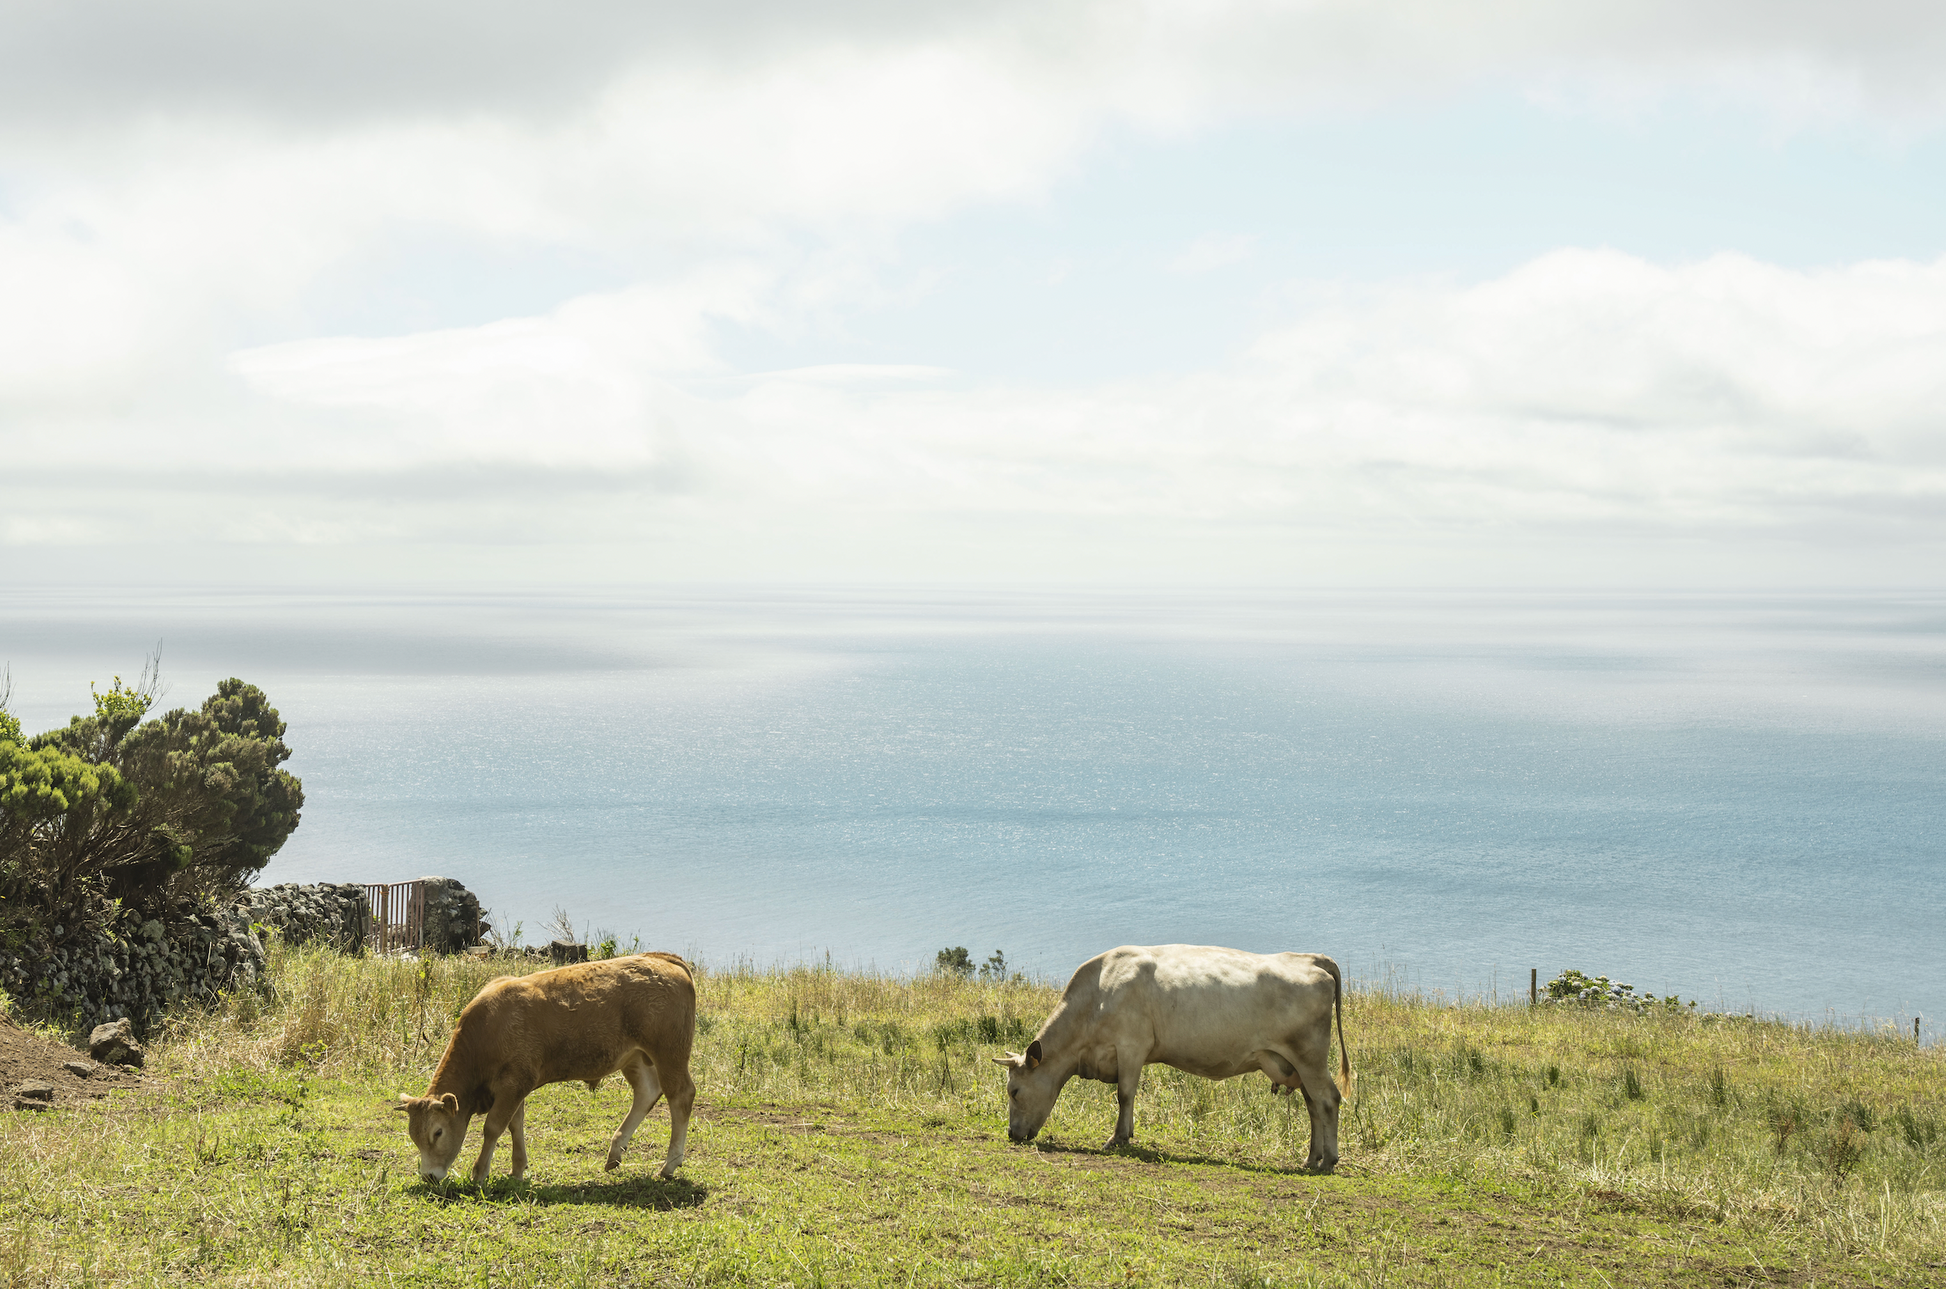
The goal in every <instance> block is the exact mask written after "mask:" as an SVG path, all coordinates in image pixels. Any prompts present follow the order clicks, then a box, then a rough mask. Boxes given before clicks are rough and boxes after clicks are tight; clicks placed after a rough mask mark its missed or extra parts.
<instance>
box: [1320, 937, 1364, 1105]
mask: <svg viewBox="0 0 1946 1289" xmlns="http://www.w3.org/2000/svg"><path fill="white" fill-rule="evenodd" d="M1318 965H1319V966H1321V967H1323V968H1324V969H1325V970H1326V971H1328V972H1330V973H1331V1010H1332V1011H1334V1012H1336V1013H1337V1015H1338V1095H1339V1096H1341V1097H1345V1098H1349V1097H1350V1096H1351V1089H1352V1086H1353V1085H1354V1084H1356V1083H1357V1082H1358V1076H1357V1075H1356V1074H1353V1073H1352V1072H1351V1048H1350V1047H1349V1046H1348V1045H1347V1044H1346V1043H1345V982H1344V979H1343V977H1341V976H1340V975H1339V974H1338V964H1337V963H1335V962H1333V961H1332V960H1331V959H1329V958H1327V957H1325V956H1324V955H1322V954H1320V955H1318Z"/></svg>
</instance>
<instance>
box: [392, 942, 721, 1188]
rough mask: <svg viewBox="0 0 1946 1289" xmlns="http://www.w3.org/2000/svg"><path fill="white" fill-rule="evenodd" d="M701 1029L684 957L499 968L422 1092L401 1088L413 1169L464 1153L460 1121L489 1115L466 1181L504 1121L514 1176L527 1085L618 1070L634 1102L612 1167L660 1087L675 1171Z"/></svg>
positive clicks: (444, 1166)
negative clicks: (518, 972) (510, 971)
mask: <svg viewBox="0 0 1946 1289" xmlns="http://www.w3.org/2000/svg"><path fill="white" fill-rule="evenodd" d="M695 1039H696V984H695V982H694V981H693V980H692V979H691V978H690V975H689V964H688V963H686V962H684V961H683V960H682V959H681V958H678V957H676V956H675V955H674V954H672V953H640V954H634V955H632V956H630V957H626V958H608V959H604V960H603V961H600V962H584V963H578V964H576V965H574V966H568V967H558V968H556V969H555V970H553V971H540V972H536V973H534V974H533V975H531V976H501V977H500V978H498V979H496V980H489V981H488V982H487V984H486V987H485V988H484V989H482V990H480V992H479V993H478V994H477V995H476V996H475V997H474V999H473V1001H472V1002H470V1003H468V1004H466V1010H465V1011H462V1012H461V1013H460V1014H459V1023H458V1024H457V1025H455V1026H454V1027H453V1037H452V1038H451V1039H450V1040H449V1041H448V1042H447V1044H446V1054H445V1055H444V1056H442V1057H441V1058H440V1059H439V1068H438V1069H436V1070H434V1071H433V1075H432V1086H431V1087H429V1088H427V1089H426V1095H424V1096H422V1097H413V1096H407V1095H406V1094H405V1093H403V1092H401V1093H400V1094H399V1106H398V1108H399V1109H400V1110H401V1111H403V1112H405V1114H406V1117H407V1118H406V1123H407V1129H408V1131H410V1132H411V1134H412V1144H413V1145H415V1146H417V1147H418V1148H419V1176H420V1177H422V1178H423V1179H425V1180H426V1181H428V1182H437V1181H441V1180H443V1179H444V1178H445V1176H446V1173H447V1172H448V1170H450V1169H451V1168H452V1166H453V1161H454V1160H455V1159H458V1158H459V1151H460V1146H461V1144H462V1143H463V1142H464V1141H465V1140H466V1128H467V1125H468V1124H469V1123H471V1122H472V1119H473V1116H474V1115H476V1114H479V1115H485V1116H486V1122H485V1123H484V1124H483V1125H482V1139H481V1142H480V1157H479V1159H478V1160H476V1161H475V1162H474V1164H473V1180H474V1182H475V1183H477V1184H481V1185H484V1184H485V1182H486V1179H487V1169H488V1168H489V1166H490V1165H491V1164H492V1163H493V1147H494V1143H495V1142H497V1141H499V1139H500V1134H501V1133H502V1132H504V1131H505V1130H506V1129H507V1128H508V1126H509V1125H511V1126H512V1128H513V1134H514V1160H513V1163H514V1169H513V1175H514V1176H515V1177H520V1176H522V1175H524V1174H525V1173H526V1171H527V1094H528V1093H529V1092H532V1091H533V1090H534V1089H535V1088H538V1087H540V1086H541V1085H543V1084H546V1083H563V1082H567V1081H570V1080H579V1081H581V1082H585V1083H586V1084H587V1085H588V1090H589V1091H590V1092H592V1091H594V1090H595V1088H597V1087H599V1086H600V1084H601V1081H602V1079H604V1078H606V1077H607V1076H608V1075H610V1074H614V1073H616V1072H617V1071H620V1073H621V1075H622V1077H623V1078H625V1079H627V1080H628V1082H629V1086H630V1087H632V1088H634V1089H635V1104H634V1105H632V1106H630V1107H629V1111H628V1117H627V1118H626V1119H624V1120H622V1126H621V1127H620V1128H618V1129H616V1131H615V1136H614V1138H613V1140H611V1141H610V1142H609V1143H608V1167H610V1168H615V1167H618V1166H619V1165H620V1164H621V1162H622V1152H623V1151H624V1150H626V1149H628V1142H629V1138H630V1137H633V1136H634V1135H635V1129H636V1126H637V1125H638V1124H640V1123H641V1122H642V1116H643V1115H646V1114H647V1113H648V1112H649V1107H651V1106H653V1105H654V1104H655V1102H656V1098H657V1097H659V1096H661V1095H663V1094H664V1093H666V1094H668V1097H669V1157H668V1158H667V1159H666V1160H664V1161H663V1164H662V1175H663V1176H664V1177H673V1176H675V1172H676V1168H677V1166H678V1165H679V1164H681V1163H682V1156H683V1143H684V1141H685V1139H686V1138H687V1137H688V1135H689V1109H690V1107H691V1106H692V1105H693V1104H695V1101H696V1085H695V1084H694V1083H693V1082H691V1081H690V1078H689V1049H690V1046H691V1044H693V1043H694V1042H695Z"/></svg>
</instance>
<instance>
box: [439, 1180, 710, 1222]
mask: <svg viewBox="0 0 1946 1289" xmlns="http://www.w3.org/2000/svg"><path fill="white" fill-rule="evenodd" d="M420 1191H421V1193H422V1194H423V1195H425V1197H426V1198H427V1199H429V1200H432V1201H433V1202H434V1203H436V1204H454V1203H459V1202H461V1201H464V1200H473V1201H476V1202H479V1201H484V1202H486V1203H489V1204H491V1203H508V1202H511V1203H519V1204H601V1205H605V1206H607V1207H610V1208H647V1209H655V1210H657V1211H659V1212H664V1213H666V1212H668V1211H670V1210H671V1209H678V1208H698V1207H701V1205H702V1204H703V1202H704V1201H705V1200H707V1199H708V1198H709V1187H707V1186H700V1185H698V1184H697V1183H695V1182H692V1181H690V1180H689V1179H688V1178H686V1177H677V1178H673V1179H671V1180H667V1181H665V1180H664V1179H663V1178H661V1177H659V1176H657V1175H656V1174H654V1173H650V1174H647V1175H646V1176H636V1177H618V1178H615V1179H613V1180H611V1181H599V1182H583V1183H563V1184H552V1183H542V1184H540V1185H536V1184H534V1183H533V1182H530V1181H527V1180H526V1179H524V1178H523V1179H522V1180H520V1181H515V1180H514V1179H513V1178H511V1177H495V1178H494V1179H492V1180H491V1181H489V1182H488V1183H487V1184H486V1185H485V1186H484V1187H480V1186H475V1185H474V1184H473V1183H472V1182H470V1181H468V1182H447V1183H443V1184H439V1185H427V1184H426V1183H423V1182H422V1183H420Z"/></svg>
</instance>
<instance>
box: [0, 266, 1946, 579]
mask: <svg viewBox="0 0 1946 1289" xmlns="http://www.w3.org/2000/svg"><path fill="white" fill-rule="evenodd" d="M735 294H736V293H735V291H733V290H728V289H727V288H726V289H725V293H724V294H721V295H716V294H711V293H710V292H708V291H703V290H700V289H698V290H696V291H693V292H692V293H691V294H690V295H689V296H687V297H681V296H676V295H672V296H670V297H667V298H659V299H658V298H649V297H645V296H641V295H630V296H628V297H626V298H622V299H608V298H596V299H590V300H586V301H579V302H576V303H574V304H571V305H570V306H567V307H565V308H564V309H562V310H560V311H559V312H558V313H557V314H555V315H552V316H549V317H546V318H537V319H529V320H524V321H516V322H508V323H499V324H493V325H491V326H487V327H482V328H475V329H464V330H459V331H451V332H444V333H435V334H429V335H421V336H411V337H403V338H400V339H398V340H393V341H369V342H367V341H359V342H347V341H332V342H304V343H300V344H294V345H282V346H275V347H272V348H269V349H262V350H256V351H250V352H245V353H241V354H239V355H237V356H236V358H235V359H234V366H235V368H236V370H237V371H238V372H239V373H241V374H242V375H243V376H244V377H245V379H247V380H248V381H249V383H250V384H251V385H252V387H253V388H255V389H256V390H257V391H258V392H259V393H260V394H263V395H265V396H269V397H272V398H274V399H276V400H278V401H279V403H280V404H281V405H282V406H283V407H284V408H285V412H286V414H287V417H288V418H294V419H295V420H296V421H301V422H302V423H304V424H305V425H306V426H307V427H308V428H307V432H306V446H305V447H304V449H303V450H302V451H301V452H297V453H288V454H285V455H284V456H283V457H282V459H281V460H277V461H271V460H261V461H257V462H255V463H254V464H251V465H249V466H248V467H247V468H240V469H238V471H237V477H236V479H235V481H234V485H233V486H234V490H236V491H239V492H252V493H256V494H258V495H260V496H274V497H275V504H274V505H268V506H266V507H264V508H263V509H262V510H261V511H260V512H259V513H258V515H257V518H254V519H252V518H249V517H248V516H240V515H239V514H238V512H237V511H236V510H235V508H234V507H226V508H223V509H221V510H214V511H210V512H209V513H211V514H215V515H220V516H221V518H220V521H212V520H208V519H202V520H199V519H197V518H196V517H195V511H196V509H197V508H196V507H195V506H194V505H191V504H188V503H187V502H182V501H181V499H177V500H176V501H173V502H171V503H170V511H171V513H170V520H169V522H171V523H175V524H186V525H189V526H190V527H192V528H194V527H196V526H197V525H199V524H200V525H201V531H202V532H203V535H205V536H207V537H209V538H210V539H212V540H216V539H224V540H237V539H241V538H240V537H239V534H242V535H245V536H247V537H248V539H250V540H271V539H279V540H283V539H288V540H332V541H356V540H366V541H387V540H434V539H437V540H442V541H483V542H484V541H496V542H497V541H510V540H511V541H542V542H544V541H558V540H564V535H565V534H568V533H575V534H579V535H580V536H581V537H583V538H587V539H598V540H601V541H607V542H618V543H639V544H643V545H644V546H645V548H655V547H656V546H658V545H659V544H660V545H665V546H666V545H668V544H670V543H681V542H702V543H704V544H706V545H712V546H713V551H714V556H715V558H716V559H717V561H718V562H717V563H715V564H713V565H712V566H711V567H712V571H713V572H714V573H716V574H718V575H721V574H724V573H725V572H735V573H739V574H740V575H743V576H764V575H766V571H767V570H770V569H774V568H776V567H790V568H793V569H800V570H814V571H817V572H819V573H821V574H822V575H824V576H833V577H841V576H870V575H874V574H885V573H887V572H888V571H893V570H897V569H901V568H905V567H907V566H909V565H912V564H914V563H923V562H924V561H925V560H926V559H927V558H930V557H932V556H934V555H938V554H939V552H940V550H941V549H942V543H944V545H945V546H951V545H954V544H955V543H959V542H962V541H964V540H966V539H965V538H964V537H955V538H953V539H952V540H951V541H947V540H946V539H944V538H942V537H941V533H942V532H945V531H949V530H950V531H953V532H961V533H971V532H975V531H984V532H987V533H990V534H1006V533H1007V532H1008V531H1009V530H1010V529H1014V530H1016V535H1024V534H1027V533H1042V532H1044V531H1045V530H1046V529H1047V526H1048V525H1053V526H1055V528H1057V529H1059V530H1062V531H1066V532H1068V533H1070V534H1072V535H1074V536H1075V537H1076V540H1075V542H1074V543H1073V544H1072V545H1071V546H1070V547H1069V548H1066V549H1063V550H1061V551H1059V552H1058V553H1054V554H1049V555H1046V556H1045V560H1044V562H1045V564H1046V566H1047V567H1050V568H1052V567H1059V568H1061V569H1064V570H1066V571H1067V572H1069V573H1070V574H1073V575H1086V574H1093V575H1102V576H1118V575H1127V574H1129V573H1130V572H1131V571H1132V570H1136V569H1139V568H1141V567H1143V566H1144V565H1145V564H1147V563H1150V562H1153V561H1154V560H1156V559H1157V558H1163V559H1165V560H1166V559H1168V558H1170V557H1172V556H1173V555H1174V554H1176V553H1179V552H1178V551H1177V549H1176V548H1179V547H1181V546H1182V545H1183V543H1184V542H1185V541H1188V542H1190V543H1191V544H1193V545H1194V546H1195V547H1196V548H1197V549H1198V550H1199V551H1201V552H1203V554H1204V556H1206V557H1208V558H1210V559H1212V560H1214V561H1215V563H1214V564H1213V565H1212V566H1213V567H1226V566H1227V567H1249V568H1252V569H1256V570H1258V571H1260V572H1262V573H1264V574H1265V575H1270V574H1273V573H1274V572H1275V571H1276V570H1277V568H1279V567H1286V571H1288V566H1291V562H1292V561H1298V562H1300V563H1301V562H1302V560H1303V559H1304V558H1305V557H1306V554H1307V552H1314V551H1315V550H1317V549H1319V548H1321V547H1327V546H1328V547H1332V548H1337V547H1347V548H1357V547H1359V546H1361V545H1377V546H1386V545H1395V544H1398V543H1400V542H1402V541H1403V542H1405V543H1406V544H1408V545H1414V544H1416V545H1417V546H1418V547H1419V548H1420V549H1421V550H1422V552H1426V553H1428V554H1429V555H1433V556H1436V557H1439V558H1446V557H1448V555H1451V553H1452V552H1453V551H1463V550H1466V549H1476V550H1477V549H1486V548H1487V547H1491V548H1493V549H1495V550H1500V549H1501V548H1502V547H1503V546H1505V545H1506V544H1507V543H1509V542H1512V543H1514V544H1516V545H1525V546H1527V547H1529V548H1531V549H1532V550H1540V551H1543V554H1542V555H1541V556H1540V558H1542V559H1543V560H1545V559H1546V558H1550V557H1551V553H1548V552H1546V551H1545V548H1547V547H1550V546H1555V545H1559V544H1565V545H1562V546H1561V549H1567V548H1569V547H1571V546H1572V545H1573V544H1575V543H1577V542H1583V543H1585V542H1588V541H1599V542H1611V543H1612V542H1622V543H1626V542H1628V541H1632V540H1640V539H1645V538H1646V539H1655V540H1662V539H1671V538H1710V539H1721V538H1730V539H1733V540H1740V539H1749V538H1753V537H1754V538H1758V539H1762V540H1782V541H1797V542H1827V541H1829V542H1836V543H1838V544H1839V545H1849V546H1851V547H1854V548H1856V549H1860V550H1867V549H1905V550H1917V549H1921V548H1925V549H1930V547H1931V545H1933V544H1936V542H1937V537H1938V534H1937V516H1938V513H1939V510H1940V507H1941V506H1942V505H1946V417H1943V416H1942V415H1941V413H1940V412H1939V410H1938V409H1939V408H1941V407H1946V261H1942V262H1940V263H1936V264H1929V265H1922V264H1910V263H1889V262H1888V263H1868V264H1861V265H1855V266H1851V267H1849V268H1845V269H1834V270H1829V271H1822V272H1800V271H1796V270H1788V269H1782V268H1778V267H1775V266H1770V265H1765V264H1761V263H1757V262H1754V261H1751V260H1748V259H1745V258H1741V257H1736V256H1722V257H1718V258H1715V259H1712V260H1709V261H1706V262H1703V263H1700V264H1695V265H1690V266H1685V267H1679V268H1663V267H1658V266H1656V265H1653V264H1649V263H1646V262H1643V261H1641V260H1637V259H1633V258H1630V257H1627V256H1624V255H1620V254H1616V253H1613V252H1605V251H1563V252H1559V253H1555V254H1552V255H1548V256H1545V257H1543V258H1541V259H1539V260H1536V261H1534V262H1533V263H1530V264H1528V265H1526V266H1524V267H1522V268H1521V269H1519V270H1518V271H1516V272H1514V273H1512V274H1509V275H1507V276H1505V277H1502V278H1500V279H1497V280H1494V281H1490V282H1486V283H1482V284H1479V285H1476V286H1455V285H1446V284H1441V283H1437V282H1433V283H1417V284H1410V283H1408V284H1400V285H1395V286H1392V287H1389V288H1385V289H1373V290H1366V291H1359V292H1347V293H1345V294H1344V295H1343V296H1341V297H1339V298H1336V299H1331V300H1324V301H1320V302H1317V303H1316V304H1315V305H1314V307H1313V309H1312V310H1311V311H1310V313H1309V314H1308V315H1307V316H1306V317H1305V318H1304V319H1303V320H1302V321H1300V322H1298V323H1296V324H1294V325H1290V326H1287V327H1283V328H1280V329H1278V330H1276V331H1273V332H1271V333H1269V334H1267V335H1265V336H1263V337H1262V338H1261V339H1260V340H1259V341H1258V342H1257V343H1256V344H1255V345H1254V346H1253V347H1252V349H1251V350H1250V352H1249V353H1248V354H1247V356H1246V357H1245V358H1244V359H1242V360H1241V361H1239V362H1238V363H1236V364H1235V365H1233V366H1231V367H1229V368H1227V369H1224V370H1220V371H1210V372H1204V373H1201V374H1198V375H1195V376H1192V377H1189V378H1184V379H1179V380H1170V381H1157V382H1146V383H1140V384H1132V385H1130V384H1124V385H1115V386H1108V387H1103V388H1098V389H1092V390H1079V391H1073V390H1071V391H1046V390H1035V389H1027V388H1004V387H989V388H967V387H964V386H963V385H962V384H961V383H959V382H956V381H942V380H941V379H940V378H941V377H942V376H943V375H945V374H944V373H939V372H936V371H931V370H926V369H920V370H917V371H914V370H910V369H899V368H894V369H889V370H888V369H883V368H873V367H838V368H818V369H808V370H795V371H785V372H776V373H770V374H767V375H763V376H757V377H745V378H741V379H738V380H735V381H732V382H728V383H725V382H722V381H710V380H705V381H702V382H700V383H697V384H695V386H694V388H695V389H696V390H698V391H702V393H701V394H698V393H684V392H682V391H681V390H680V389H679V388H677V385H676V384H674V383H672V377H679V376H680V373H681V372H682V371H684V370H687V371H692V372H693V371H695V370H696V369H698V368H699V367H701V366H703V364H702V363H700V362H699V361H698V355H699V354H700V353H702V352H703V351H702V350H700V349H698V348H696V347H695V344H694V341H693V333H692V332H691V331H690V330H688V329H686V328H685V327H684V326H683V325H682V323H681V321H680V320H681V318H682V317H683V316H684V312H683V311H684V310H685V309H687V310H689V311H690V312H689V314H688V315H687V316H689V317H690V318H691V319H692V320H700V319H701V318H702V317H703V316H704V311H705V310H707V309H710V308H716V307H724V306H722V304H721V303H720V302H721V301H723V300H726V299H733V298H734V297H735ZM644 319H649V320H654V322H655V325H656V326H657V327H659V328H660V329H661V332H662V333H663V334H666V335H668V336H671V337H673V338H674V339H673V340H671V341H669V342H667V343H666V344H665V345H664V346H663V347H661V348H657V347H655V346H653V345H647V344H645V343H644V342H643V339H642V338H643V336H644V335H646V334H648V331H649V330H650V329H649V328H647V327H645V326H644V321H643V320H644ZM698 325H700V322H698ZM705 395H706V396H705ZM298 467H302V469H299V470H297V472H296V473H285V474H279V473H278V471H279V469H280V468H281V469H284V470H287V471H288V470H293V469H297V468H298ZM203 486H204V487H205V488H208V487H211V486H217V487H219V488H220V487H221V486H222V485H221V484H220V483H218V484H215V485H212V484H211V482H210V481H208V480H205V481H204V484H203ZM415 493H416V494H419V500H418V502H417V503H416V504H415V505H414V506H413V507H411V508H409V509H406V510H400V509H398V508H397V507H393V506H388V505H383V504H379V505H373V504H370V499H371V498H372V497H373V496H394V495H414V494H415ZM347 495H354V496H359V497H360V498H361V500H360V501H359V502H357V503H356V504H352V505H349V506H348V505H346V503H345V498H346V496H347ZM57 513H58V512H57ZM32 522H34V521H32V520H31V519H23V520H18V521H17V523H27V524H29V525H31V523H32ZM48 522H50V523H52V522H53V521H52V520H51V519H50V520H49V521H48ZM213 524H214V525H215V526H213ZM239 525H241V527H239ZM252 525H255V526H254V527H252ZM50 531H52V530H50ZM280 535H281V536H280ZM32 537H33V532H32V531H31V529H23V530H21V531H20V532H18V533H16V535H15V537H14V540H20V541H25V540H31V539H32ZM1010 540H1012V539H1010V538H1007V537H1004V536H1002V537H1000V538H999V540H998V545H999V546H1001V547H1005V546H1006V545H1007V543H1008V541H1010ZM1440 548H1450V550H1447V551H1446V552H1445V553H1444V554H1441V553H1440ZM874 550H875V551H876V554H873V553H872V552H873V551H874ZM1553 553H1558V552H1553ZM1454 557H1455V558H1457V556H1454ZM1226 559H1227V560H1229V561H1231V563H1230V564H1228V565H1225V564H1224V563H1223V561H1224V560H1226ZM974 562H975V563H977V560H975V561H974ZM1477 571H1478V570H1476V572H1477ZM1501 571H1504V570H1501Z"/></svg>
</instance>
